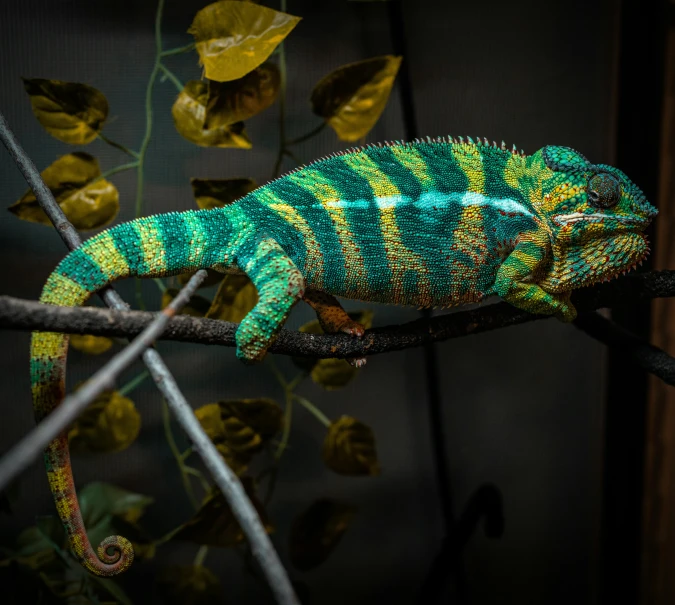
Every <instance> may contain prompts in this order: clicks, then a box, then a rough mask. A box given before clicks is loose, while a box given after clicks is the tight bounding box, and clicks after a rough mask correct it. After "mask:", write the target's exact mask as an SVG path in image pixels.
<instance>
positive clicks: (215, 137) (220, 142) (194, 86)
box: [171, 80, 252, 149]
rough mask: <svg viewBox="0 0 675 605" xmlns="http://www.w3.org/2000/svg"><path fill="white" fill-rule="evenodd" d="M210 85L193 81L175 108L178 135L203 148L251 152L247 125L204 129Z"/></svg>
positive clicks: (179, 97) (236, 124) (174, 117)
mask: <svg viewBox="0 0 675 605" xmlns="http://www.w3.org/2000/svg"><path fill="white" fill-rule="evenodd" d="M207 100H208V84H207V83H206V82H201V81H200V80H190V81H189V82H188V83H187V84H185V88H183V91H182V92H181V93H179V94H178V98H177V99H176V101H175V102H174V104H173V107H172V108H171V115H172V116H173V123H174V124H175V126H176V130H177V131H178V133H179V134H180V135H181V136H182V137H184V138H186V139H187V140H188V141H190V142H191V143H194V144H195V145H200V146H202V147H238V148H240V149H250V148H251V147H252V145H251V141H250V139H249V138H248V135H247V134H246V130H245V129H244V123H243V122H236V123H235V124H230V125H229V126H223V127H216V128H212V129H206V128H204V120H205V119H206V103H207Z"/></svg>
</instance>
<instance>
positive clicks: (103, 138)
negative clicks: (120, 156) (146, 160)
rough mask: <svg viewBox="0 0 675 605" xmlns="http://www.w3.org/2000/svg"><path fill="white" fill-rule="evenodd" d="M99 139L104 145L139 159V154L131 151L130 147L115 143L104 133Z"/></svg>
mask: <svg viewBox="0 0 675 605" xmlns="http://www.w3.org/2000/svg"><path fill="white" fill-rule="evenodd" d="M98 138H99V139H101V140H102V141H103V142H104V143H107V144H108V145H110V146H111V147H114V148H115V149H119V150H120V151H123V152H124V153H126V154H127V155H130V156H131V157H132V158H136V159H138V153H137V152H135V151H134V150H133V149H129V148H128V147H125V146H124V145H122V144H120V143H117V142H115V141H112V140H111V139H109V138H108V137H107V136H105V135H104V134H103V133H102V132H99V133H98Z"/></svg>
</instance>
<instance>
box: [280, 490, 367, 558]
mask: <svg viewBox="0 0 675 605" xmlns="http://www.w3.org/2000/svg"><path fill="white" fill-rule="evenodd" d="M355 513H356V509H355V508H354V507H353V506H351V505H349V504H346V503H344V502H337V501H336V500H330V499H328V498H322V499H320V500H317V501H316V502H314V503H312V505H311V506H310V507H309V508H308V509H307V510H305V511H304V512H303V513H302V514H301V515H300V516H299V517H297V518H296V519H295V521H294V522H293V526H292V527H291V535H290V540H289V541H290V548H289V551H290V552H289V554H290V558H291V563H293V565H294V566H295V567H296V568H297V569H299V570H301V571H308V570H310V569H313V568H314V567H317V566H318V565H320V564H321V563H323V562H324V561H325V560H326V559H327V558H328V556H329V555H330V553H331V552H332V551H333V549H334V548H335V547H336V546H337V545H338V543H339V542H340V539H341V538H342V536H343V534H344V533H345V531H347V528H348V527H349V524H350V523H351V520H352V518H353V517H354V514H355Z"/></svg>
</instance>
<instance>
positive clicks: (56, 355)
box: [31, 332, 68, 360]
mask: <svg viewBox="0 0 675 605" xmlns="http://www.w3.org/2000/svg"><path fill="white" fill-rule="evenodd" d="M31 349H32V356H33V357H45V358H47V359H52V360H56V359H60V358H62V357H64V356H65V353H66V351H67V350H68V344H67V338H64V334H60V333H58V332H33V338H32V343H31Z"/></svg>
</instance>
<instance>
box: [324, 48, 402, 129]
mask: <svg viewBox="0 0 675 605" xmlns="http://www.w3.org/2000/svg"><path fill="white" fill-rule="evenodd" d="M400 65H401V57H395V56H393V55H384V56H382V57H375V58H373V59H366V60H365V61H358V62H357V63H349V64H347V65H343V66H342V67H339V68H338V69H336V70H335V71H333V72H331V73H330V74H328V75H327V76H325V77H324V78H323V79H322V80H321V81H320V82H319V83H318V84H317V85H316V86H315V87H314V90H313V91H312V96H311V103H312V111H313V112H314V113H315V114H316V115H318V116H320V117H322V118H324V120H326V122H327V123H328V125H329V126H330V127H331V128H332V129H333V130H335V132H336V134H337V136H338V138H340V139H341V140H343V141H358V140H359V139H360V138H362V137H364V136H366V135H367V134H368V132H370V130H371V128H372V127H373V126H375V123H376V122H377V120H378V119H379V117H380V115H381V114H382V112H383V111H384V108H385V106H386V105H387V100H388V99H389V94H390V93H391V89H392V87H393V85H394V79H395V78H396V74H397V73H398V68H399V66H400Z"/></svg>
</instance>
